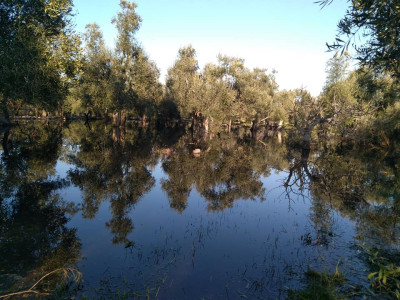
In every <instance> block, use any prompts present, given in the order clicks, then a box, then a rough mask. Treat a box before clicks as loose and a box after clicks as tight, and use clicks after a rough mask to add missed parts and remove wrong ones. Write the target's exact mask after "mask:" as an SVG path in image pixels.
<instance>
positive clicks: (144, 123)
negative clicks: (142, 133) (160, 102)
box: [142, 114, 147, 126]
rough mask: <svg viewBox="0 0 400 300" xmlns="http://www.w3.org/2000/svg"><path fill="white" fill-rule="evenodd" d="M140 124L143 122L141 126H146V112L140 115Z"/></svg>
mask: <svg viewBox="0 0 400 300" xmlns="http://www.w3.org/2000/svg"><path fill="white" fill-rule="evenodd" d="M142 124H143V126H146V124H147V115H146V114H143V115H142Z"/></svg>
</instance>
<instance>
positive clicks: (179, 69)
mask: <svg viewBox="0 0 400 300" xmlns="http://www.w3.org/2000/svg"><path fill="white" fill-rule="evenodd" d="M198 70H199V66H198V62H197V59H196V50H195V49H194V48H193V47H192V46H190V45H189V46H187V47H185V48H181V49H179V51H178V58H177V60H176V61H175V63H174V65H173V66H172V68H170V69H169V70H168V76H167V80H166V87H167V98H170V99H172V100H173V101H174V102H175V103H176V105H177V107H178V110H179V111H180V113H181V116H182V117H184V118H187V117H189V115H190V114H192V113H193V112H194V111H198V110H199V104H200V103H199V95H200V91H201V89H202V85H203V82H202V78H201V75H200V73H199V72H198Z"/></svg>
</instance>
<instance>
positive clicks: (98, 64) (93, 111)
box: [0, 0, 400, 146]
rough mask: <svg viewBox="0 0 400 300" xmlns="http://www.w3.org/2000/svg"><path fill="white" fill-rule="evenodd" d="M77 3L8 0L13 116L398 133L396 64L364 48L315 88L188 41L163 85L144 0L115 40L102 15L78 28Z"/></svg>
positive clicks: (7, 62)
mask: <svg viewBox="0 0 400 300" xmlns="http://www.w3.org/2000/svg"><path fill="white" fill-rule="evenodd" d="M361 2H363V1H361ZM322 3H325V1H323V2H322ZM72 6H73V3H72V1H71V0H52V1H50V0H48V1H39V0H35V1H30V2H29V4H28V3H25V1H22V0H15V1H8V2H6V3H3V4H1V10H0V13H1V18H0V23H1V24H0V26H1V31H0V38H1V43H0V47H1V48H0V59H1V61H2V62H4V63H2V65H1V66H0V68H1V70H0V71H1V72H0V101H1V106H2V111H3V118H2V121H3V123H5V124H9V123H11V122H12V118H13V117H15V116H21V115H27V114H33V115H35V116H39V115H44V116H48V115H49V113H50V114H53V115H58V116H60V117H67V118H68V117H73V116H84V117H85V118H86V120H90V119H93V118H95V119H105V120H110V121H112V122H113V124H114V125H115V126H124V125H125V122H126V120H127V118H138V119H140V120H141V121H142V122H143V124H145V125H146V124H149V123H150V122H154V123H157V124H158V125H160V126H164V125H168V124H170V123H173V122H178V121H181V120H191V123H192V126H197V127H199V128H202V130H203V131H204V132H208V131H219V130H220V129H221V128H222V127H221V125H222V124H225V125H227V127H228V129H230V127H231V124H232V122H236V123H241V124H243V123H245V124H248V125H250V126H251V129H252V132H253V133H254V135H255V136H256V131H257V128H258V127H259V126H260V124H263V125H264V124H265V125H266V126H271V124H272V127H275V128H276V127H279V126H282V125H284V126H285V127H286V128H288V129H289V130H291V132H292V133H293V134H292V136H295V137H296V136H297V137H300V139H299V141H298V142H302V143H303V145H304V146H309V144H310V141H311V138H312V135H313V134H315V133H313V132H314V131H315V130H314V128H319V131H318V132H319V133H321V132H322V134H335V135H337V136H340V137H342V138H350V139H354V138H356V137H357V135H358V136H363V138H365V136H366V135H368V134H371V133H373V131H371V130H370V128H373V129H374V130H375V131H377V132H388V130H389V131H390V132H391V134H394V133H393V130H397V129H398V125H397V120H399V116H398V107H397V99H398V97H399V93H400V85H399V82H398V77H396V76H393V75H396V74H398V73H399V72H397V71H396V70H397V69H396V66H394V67H393V64H392V65H391V64H386V63H385V64H378V63H377V62H376V61H374V60H373V59H374V58H373V57H372V58H371V57H363V61H362V62H363V63H364V64H363V66H360V67H359V68H358V69H357V70H356V71H352V72H349V71H348V70H349V64H350V62H351V60H350V58H349V56H348V55H347V54H346V52H344V53H342V55H336V56H335V57H333V58H332V59H331V60H330V61H329V62H328V63H327V79H326V83H325V86H324V89H323V92H322V93H321V94H320V95H319V96H318V97H312V96H311V95H310V93H309V92H307V91H306V90H304V89H297V90H291V91H279V89H278V85H277V83H276V81H275V77H274V72H268V71H267V70H265V69H259V68H255V69H253V70H251V69H249V68H247V67H246V66H245V62H244V60H243V59H240V58H235V57H229V56H224V55H219V56H218V62H217V64H207V65H206V66H205V67H204V68H203V69H200V68H199V66H198V62H197V60H196V51H195V49H194V48H193V47H191V46H187V47H184V48H181V49H180V50H179V52H178V55H177V59H176V61H175V62H174V64H173V66H172V67H171V68H170V69H169V70H168V75H167V78H166V83H165V85H163V84H161V83H160V82H159V76H160V72H159V70H158V69H157V66H156V65H155V63H154V62H152V61H151V60H150V59H149V57H148V56H147V55H146V53H145V51H144V50H143V48H142V47H141V45H140V43H139V42H138V41H137V39H136V37H135V35H136V33H137V31H138V30H139V28H140V25H141V22H142V19H141V18H140V16H139V15H138V14H137V13H136V4H135V3H133V2H129V1H125V0H122V1H121V2H120V7H121V9H120V12H119V13H118V14H117V16H115V17H114V18H113V19H112V23H113V24H114V25H115V26H116V28H117V32H118V35H117V38H116V45H115V48H114V49H110V48H108V47H107V46H106V45H105V42H104V39H103V35H102V32H101V29H100V27H99V26H98V25H97V24H96V23H93V24H89V25H87V26H86V32H85V33H84V34H83V35H82V36H80V35H78V34H77V33H75V32H74V31H73V27H72V22H71V18H72ZM369 8H370V7H360V8H359V9H369ZM356 12H358V10H356ZM346 17H347V16H346ZM350 21H351V20H350ZM381 22H385V21H384V20H383V21H382V20H381ZM374 24H375V23H374ZM380 34H381V33H380ZM380 42H381V43H382V47H385V46H387V45H385V43H384V41H380ZM339 46H340V45H336V48H338V47H339ZM378 50H379V49H378ZM380 59H384V58H380ZM391 59H392V57H391ZM372 62H373V63H372ZM377 65H378V66H382V65H383V66H384V67H377ZM368 66H372V67H368ZM388 66H389V67H388ZM391 68H392V69H391ZM332 125H334V126H332Z"/></svg>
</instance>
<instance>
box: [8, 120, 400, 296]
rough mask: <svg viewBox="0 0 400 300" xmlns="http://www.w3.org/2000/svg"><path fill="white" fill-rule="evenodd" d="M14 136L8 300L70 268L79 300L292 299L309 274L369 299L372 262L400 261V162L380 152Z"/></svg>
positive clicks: (72, 127) (115, 132)
mask: <svg viewBox="0 0 400 300" xmlns="http://www.w3.org/2000/svg"><path fill="white" fill-rule="evenodd" d="M2 137H3V138H2V152H1V173H0V185H1V194H0V196H1V198H0V201H1V202H0V205H1V207H0V209H1V211H0V214H1V215H0V217H1V219H0V222H1V223H0V291H1V293H0V295H1V294H2V293H7V292H11V291H16V290H20V289H22V288H24V287H27V286H28V287H29V286H30V283H34V282H35V280H38V278H40V277H41V276H43V274H45V273H46V272H50V271H52V270H54V269H57V268H62V267H67V266H69V267H74V268H76V269H77V270H79V271H80V272H81V273H82V276H83V277H82V278H83V282H82V283H81V284H80V285H79V287H77V286H76V285H75V286H72V287H71V289H70V292H71V294H73V295H76V296H78V297H79V298H81V297H84V296H86V297H88V298H118V297H126V298H129V299H131V298H135V297H139V296H141V297H143V298H145V297H146V296H147V297H148V298H150V299H155V298H158V299H203V298H204V299H238V298H248V299H254V298H262V299H275V298H285V297H286V295H287V292H288V290H289V289H299V288H302V287H304V286H305V285H306V284H307V283H306V281H305V275H304V274H305V272H307V270H309V269H313V270H316V271H319V272H326V273H333V272H335V271H336V270H337V269H338V270H340V272H341V273H343V274H345V277H346V280H347V281H346V285H347V286H353V287H358V289H361V290H362V289H366V288H367V287H368V286H369V282H368V280H367V275H368V273H369V272H370V270H369V268H368V264H367V261H366V258H365V256H364V255H363V253H364V252H365V249H375V248H385V249H389V250H395V251H397V250H398V246H399V242H398V237H399V216H400V207H399V204H398V201H399V195H400V194H399V191H400V184H399V183H400V182H399V179H398V178H399V176H398V175H399V174H398V165H397V164H398V160H397V159H396V157H393V155H392V156H390V155H387V153H386V154H385V153H380V152H379V149H378V150H377V149H374V151H372V150H369V151H360V149H352V148H351V147H345V146H343V145H342V146H341V147H338V146H333V145H332V144H333V143H332V142H331V143H327V144H324V145H321V146H317V150H313V151H311V152H309V151H306V150H301V149H291V148H289V147H288V146H287V145H286V140H285V134H284V133H282V134H281V133H277V132H265V133H263V134H261V138H260V137H259V139H253V138H251V137H250V133H249V132H247V131H246V130H245V129H243V128H241V129H238V130H237V131H235V132H232V133H230V134H228V133H223V134H220V135H216V136H208V137H204V136H202V137H198V136H196V135H192V134H191V133H190V132H187V133H185V132H184V130H183V129H182V128H179V127H178V128H172V129H171V128H170V129H164V130H162V131H154V130H150V129H148V128H141V127H139V126H137V125H135V124H130V125H129V126H128V127H127V128H126V129H125V130H119V129H116V128H113V127H111V126H110V125H105V124H104V123H101V122H99V123H92V124H90V126H85V125H84V124H83V123H70V124H69V125H64V126H60V125H58V124H47V125H44V124H25V125H21V126H18V127H15V128H12V129H10V130H9V131H6V132H3V133H2ZM195 149H200V154H194V153H193V150H195ZM59 281H60V278H57V277H55V278H53V279H50V277H49V279H48V281H47V282H46V283H43V286H42V288H43V289H46V288H48V289H50V288H54V286H56V285H57V283H58V282H59ZM74 288H75V290H74Z"/></svg>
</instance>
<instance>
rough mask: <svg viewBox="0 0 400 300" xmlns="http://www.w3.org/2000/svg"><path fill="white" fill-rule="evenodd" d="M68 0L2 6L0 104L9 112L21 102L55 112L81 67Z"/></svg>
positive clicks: (33, 1)
mask: <svg viewBox="0 0 400 300" xmlns="http://www.w3.org/2000/svg"><path fill="white" fill-rule="evenodd" d="M71 15H72V1H70V0H46V1H39V0H32V1H29V2H26V1H23V0H15V1H5V2H4V1H3V2H2V3H1V4H0V28H1V29H0V61H1V62H2V63H1V65H0V101H1V106H2V110H3V114H4V117H5V119H6V121H7V122H8V123H9V122H10V120H9V111H10V109H13V107H15V106H16V104H17V103H18V101H20V100H22V102H23V103H25V104H32V105H35V106H37V107H41V108H45V109H55V108H57V107H58V106H59V104H60V103H61V101H62V100H63V99H64V97H65V95H66V94H67V92H68V87H69V85H70V83H71V81H72V80H73V79H74V76H75V75H76V74H77V72H78V70H79V66H80V63H79V62H80V55H79V53H80V40H79V38H78V37H77V35H75V34H74V32H73V29H72V25H71V21H70V19H69V18H70V16H71Z"/></svg>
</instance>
